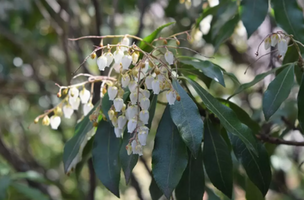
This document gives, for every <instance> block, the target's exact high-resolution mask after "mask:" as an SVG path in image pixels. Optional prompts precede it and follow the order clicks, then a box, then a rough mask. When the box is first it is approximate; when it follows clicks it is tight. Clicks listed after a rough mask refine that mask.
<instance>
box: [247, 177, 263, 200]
mask: <svg viewBox="0 0 304 200" xmlns="http://www.w3.org/2000/svg"><path fill="white" fill-rule="evenodd" d="M264 199H265V198H264V197H263V195H262V193H261V192H260V190H259V189H258V188H257V187H256V186H255V185H254V184H253V183H252V182H251V181H250V179H248V178H247V180H246V200H264Z"/></svg>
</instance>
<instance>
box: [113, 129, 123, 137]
mask: <svg viewBox="0 0 304 200" xmlns="http://www.w3.org/2000/svg"><path fill="white" fill-rule="evenodd" d="M114 133H115V135H116V137H117V138H121V137H122V129H120V128H118V127H114Z"/></svg>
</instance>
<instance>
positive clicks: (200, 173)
mask: <svg viewBox="0 0 304 200" xmlns="http://www.w3.org/2000/svg"><path fill="white" fill-rule="evenodd" d="M189 157H190V158H189V161H188V165H187V168H186V170H185V171H184V173H183V176H182V178H181V180H180V182H179V183H178V185H177V187H176V189H175V196H176V199H177V200H202V198H203V196H204V191H205V176H204V168H203V161H202V153H201V151H199V154H198V156H197V158H196V159H195V158H194V157H193V156H192V155H190V156H189Z"/></svg>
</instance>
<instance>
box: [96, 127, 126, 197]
mask: <svg viewBox="0 0 304 200" xmlns="http://www.w3.org/2000/svg"><path fill="white" fill-rule="evenodd" d="M120 141H121V140H120V139H118V138H116V136H115V133H114V128H113V127H112V124H110V122H106V121H101V122H99V125H98V128H97V131H96V134H95V137H94V143H93V150H92V155H93V165H94V169H95V173H96V175H97V177H98V179H99V180H100V181H101V182H102V184H103V185H104V186H105V187H106V188H107V189H108V190H110V191H111V192H112V193H113V194H115V195H116V196H117V197H119V180H120V162H119V149H120Z"/></svg>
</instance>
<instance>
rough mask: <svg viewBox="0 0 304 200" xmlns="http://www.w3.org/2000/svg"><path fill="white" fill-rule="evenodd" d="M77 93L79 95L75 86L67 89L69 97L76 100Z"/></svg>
mask: <svg viewBox="0 0 304 200" xmlns="http://www.w3.org/2000/svg"><path fill="white" fill-rule="evenodd" d="M78 95H79V90H78V89H77V88H76V87H72V88H71V89H70V90H69V99H74V100H76V99H77V98H78Z"/></svg>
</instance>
